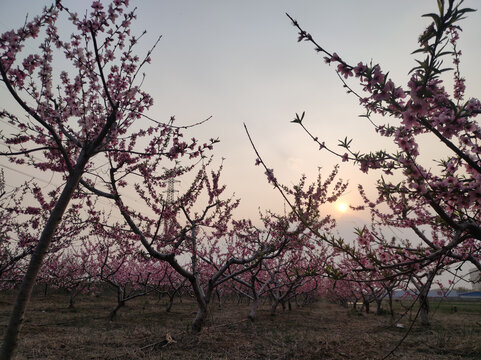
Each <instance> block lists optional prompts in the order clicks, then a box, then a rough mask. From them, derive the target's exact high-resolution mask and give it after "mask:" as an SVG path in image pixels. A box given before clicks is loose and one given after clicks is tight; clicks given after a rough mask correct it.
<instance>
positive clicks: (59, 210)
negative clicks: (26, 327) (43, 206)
mask: <svg viewBox="0 0 481 360" xmlns="http://www.w3.org/2000/svg"><path fill="white" fill-rule="evenodd" d="M80 157H81V159H80V160H79V162H78V163H77V165H76V166H75V168H74V170H73V172H72V173H71V174H70V176H69V178H68V180H67V183H66V184H65V187H64V189H63V191H62V194H61V195H60V197H59V199H58V201H57V203H56V204H55V207H54V208H53V210H52V212H51V213H50V217H49V218H48V221H47V223H46V224H45V228H44V229H43V231H42V234H41V235H40V239H39V240H38V243H37V245H36V247H35V250H34V251H33V253H32V256H31V257H30V263H29V265H28V269H27V272H26V273H25V276H24V278H23V281H22V285H21V286H20V290H19V292H18V294H17V299H16V301H15V305H14V307H13V310H12V312H11V314H10V321H9V323H8V327H7V329H6V331H5V335H4V338H3V344H2V348H1V350H0V360H10V359H11V358H12V357H13V353H14V351H15V349H16V347H17V341H18V334H19V332H20V329H21V327H22V324H23V321H24V315H25V310H26V308H27V305H28V303H29V301H30V297H31V296H32V289H33V286H34V285H35V280H36V278H37V275H38V272H39V271H40V267H41V266H42V263H43V259H44V258H45V255H46V254H47V251H48V248H49V245H50V243H51V241H52V238H53V236H54V234H55V231H56V230H57V227H58V225H59V224H60V221H61V220H62V216H63V214H64V213H65V210H66V209H67V206H68V204H69V202H70V199H71V198H72V195H73V194H74V192H75V190H76V189H77V187H78V184H79V181H80V178H81V177H82V174H83V170H84V167H85V165H86V163H87V160H88V158H86V157H85V155H83V153H82V154H81V155H80ZM82 158H84V159H82Z"/></svg>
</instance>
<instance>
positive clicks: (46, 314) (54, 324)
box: [0, 293, 481, 360]
mask: <svg viewBox="0 0 481 360" xmlns="http://www.w3.org/2000/svg"><path fill="white" fill-rule="evenodd" d="M13 301H14V295H13V294H4V293H3V294H0V331H2V332H3V331H4V329H5V327H6V324H7V321H8V316H9V312H10V311H11V307H12V304H13ZM164 302H165V300H163V299H161V300H159V299H158V298H156V297H154V296H152V297H143V298H138V299H135V300H134V301H132V302H130V303H127V305H126V306H125V307H123V308H121V309H120V310H119V312H118V314H117V317H116V319H115V320H114V321H109V320H108V314H109V312H110V310H111V309H112V308H113V306H114V305H115V297H114V295H113V294H112V295H109V294H103V295H102V296H99V297H95V296H83V297H80V298H79V299H78V301H77V303H76V307H75V309H68V308H67V306H68V297H67V295H64V294H59V293H56V294H52V295H47V296H43V295H40V294H37V295H35V296H34V298H33V299H32V302H31V304H30V307H29V310H28V313H27V316H26V321H25V324H24V326H23V328H22V331H21V336H20V343H19V348H18V351H17V355H16V359H18V360H20V359H22V360H23V359H72V360H75V359H118V360H120V359H235V360H237V359H382V358H383V357H385V356H386V355H388V354H389V352H390V351H391V350H392V349H394V348H395V347H396V345H397V344H398V343H399V342H400V340H401V338H402V337H403V335H404V334H405V333H406V331H407V328H408V327H409V325H410V323H409V318H408V317H406V318H404V319H403V320H401V321H400V323H402V324H403V326H404V328H400V327H396V323H393V321H392V320H391V318H390V316H388V315H381V316H376V315H374V314H359V313H357V312H355V311H353V310H348V309H345V308H342V307H340V306H338V305H334V304H330V303H327V302H324V301H319V302H316V303H314V304H311V305H309V306H306V307H296V306H295V305H294V306H293V308H292V311H288V310H286V311H282V310H281V311H279V312H278V313H277V315H276V316H271V315H269V307H268V304H264V305H262V306H261V307H260V309H259V311H258V316H257V319H256V321H255V322H250V321H249V320H247V318H246V316H247V314H248V312H249V309H250V306H249V305H248V304H247V303H245V302H244V303H242V304H237V302H236V301H227V302H226V303H224V304H222V306H221V308H219V307H218V304H217V303H215V304H212V308H211V313H210V316H209V320H208V322H207V324H206V326H205V328H204V329H203V330H202V331H201V332H200V333H192V332H191V331H190V323H191V321H192V319H193V317H194V313H195V309H196V307H195V303H194V302H193V301H192V300H191V299H184V300H183V302H182V303H180V302H179V301H178V300H176V302H175V304H174V306H173V307H172V310H171V312H170V313H166V312H165V303H164ZM466 309H467V310H466V311H463V308H462V305H457V307H456V310H457V311H456V312H453V313H450V312H441V311H438V312H437V313H436V314H434V316H433V318H432V321H431V325H430V326H428V327H425V326H421V325H418V324H414V326H413V328H412V331H411V332H410V334H409V336H408V337H407V338H406V340H405V341H404V342H403V343H402V344H401V345H400V346H399V348H398V349H397V350H396V351H395V352H394V354H393V355H392V356H390V357H389V359H418V360H422V359H426V360H428V359H429V360H436V359H443V360H445V359H446V360H447V359H473V360H474V359H481V313H480V312H477V311H472V310H473V307H472V306H471V307H468V308H466Z"/></svg>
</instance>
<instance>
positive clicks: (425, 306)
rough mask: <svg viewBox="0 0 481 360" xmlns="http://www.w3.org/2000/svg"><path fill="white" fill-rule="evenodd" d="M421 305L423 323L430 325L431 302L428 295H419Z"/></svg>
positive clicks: (420, 312)
mask: <svg viewBox="0 0 481 360" xmlns="http://www.w3.org/2000/svg"><path fill="white" fill-rule="evenodd" d="M419 301H420V303H419V306H420V307H421V309H420V311H419V315H420V317H421V325H429V319H428V314H429V302H428V297H427V296H424V295H419Z"/></svg>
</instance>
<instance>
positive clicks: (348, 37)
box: [0, 0, 481, 231]
mask: <svg viewBox="0 0 481 360" xmlns="http://www.w3.org/2000/svg"><path fill="white" fill-rule="evenodd" d="M64 3H65V5H66V6H68V7H70V8H71V9H74V8H76V9H78V10H79V12H80V13H82V12H83V11H85V8H86V7H87V6H88V5H89V4H90V1H79V0H76V1H73V0H70V1H64ZM44 4H50V2H46V1H39V0H29V1H25V0H1V2H0V29H1V31H2V32H3V31H5V30H8V29H10V28H12V27H15V28H17V27H19V26H20V25H21V24H22V23H23V21H24V19H25V15H26V13H27V11H28V13H29V14H30V15H31V16H33V15H36V14H37V13H39V11H40V10H41V8H42V7H43V5H44ZM131 4H132V5H133V6H137V7H138V12H137V14H138V20H137V22H136V23H135V26H134V31H135V32H137V33H140V32H141V31H142V30H144V29H145V30H147V32H148V34H147V36H146V37H145V38H144V39H143V41H142V46H143V47H139V48H138V50H139V51H141V50H143V49H146V48H148V47H149V46H150V45H151V44H153V42H154V41H155V38H156V37H157V36H159V35H162V36H163V37H162V39H161V41H160V43H159V44H158V46H157V48H156V50H155V53H154V55H153V56H152V64H151V65H150V66H148V67H146V68H145V69H144V71H145V72H146V74H147V80H146V82H145V85H144V89H145V90H147V91H149V92H150V93H151V95H152V96H153V97H154V101H155V106H154V109H153V111H152V112H151V115H153V116H155V118H157V119H159V120H161V119H164V120H167V119H168V118H169V117H170V116H171V115H175V116H176V118H177V120H178V123H179V124H189V123H193V122H197V121H199V120H202V119H204V118H207V117H209V116H211V115H212V116H213V118H212V120H211V121H210V122H209V123H208V124H206V125H204V126H202V128H199V129H197V130H195V132H194V133H195V135H196V136H198V137H199V138H201V139H202V138H207V139H208V138H210V137H219V138H220V140H221V143H220V144H218V146H216V148H215V153H216V156H217V163H219V161H220V158H221V157H224V158H226V160H225V162H224V167H225V171H224V181H225V183H227V184H228V188H229V189H230V191H231V192H235V193H236V195H237V196H238V197H240V198H241V199H242V203H241V208H240V209H239V211H238V213H237V215H238V217H241V216H242V217H254V218H256V217H257V208H258V207H260V208H262V209H268V208H277V209H279V208H282V200H281V198H280V195H279V194H278V193H277V192H276V191H274V190H273V188H272V186H271V185H270V184H268V183H267V181H266V177H265V175H264V171H263V170H262V169H261V168H260V167H256V166H254V161H255V154H254V152H253V150H252V149H251V147H250V145H249V143H248V139H247V136H246V135H245V133H244V129H243V123H245V124H247V126H248V127H249V130H250V132H251V135H252V136H253V138H254V140H255V142H256V145H257V147H258V149H259V150H260V151H261V154H262V156H263V158H264V160H265V161H266V162H267V163H268V165H269V167H271V168H274V170H275V174H276V176H277V178H278V180H279V181H281V182H283V183H286V184H289V183H293V182H295V181H296V180H297V179H298V178H299V176H300V175H301V174H302V173H306V174H308V175H309V176H310V178H311V179H312V180H314V176H315V173H316V171H317V167H318V166H322V168H323V173H324V174H325V176H327V175H328V173H329V172H330V170H331V169H332V167H333V165H334V164H335V163H337V162H338V159H336V158H333V157H332V156H331V155H329V154H328V153H327V152H319V151H317V147H316V146H315V145H314V144H313V143H311V142H310V141H309V140H308V138H307V136H306V135H305V134H304V133H303V132H302V131H301V129H300V128H299V127H297V126H295V125H294V124H291V123H290V120H292V119H293V117H294V115H295V113H296V112H298V113H300V112H302V111H306V120H305V123H306V124H307V125H308V126H309V128H310V129H311V130H312V131H313V133H315V134H316V135H317V136H319V138H320V139H323V140H324V141H326V144H328V145H331V146H335V145H336V144H337V139H340V138H344V137H345V136H347V137H352V138H355V140H354V146H355V147H356V148H358V149H359V150H368V149H372V148H373V146H374V145H378V146H382V145H381V142H380V141H379V140H380V139H379V138H378V137H377V136H376V135H375V134H374V133H373V131H372V128H371V127H370V126H369V125H368V123H367V122H366V121H364V120H363V119H362V118H359V117H358V115H359V114H361V113H363V111H362V108H360V107H359V105H358V103H357V100H356V99H355V98H354V97H353V96H349V95H347V94H346V93H345V90H344V89H343V88H342V86H341V84H340V82H339V80H338V78H337V76H336V74H335V72H334V69H333V68H332V67H329V66H327V65H325V64H324V63H323V61H322V57H320V56H319V55H318V54H316V53H315V52H314V51H313V48H312V46H311V45H309V44H307V43H297V31H296V29H295V28H294V27H293V26H291V24H290V21H289V19H288V18H287V17H286V15H285V12H288V13H289V14H290V15H292V16H293V17H294V18H296V19H297V20H298V21H299V23H300V24H301V25H302V26H303V27H304V28H305V29H306V30H307V31H309V32H310V33H311V34H312V35H313V36H314V38H315V39H316V40H317V41H318V42H319V43H320V44H322V46H324V47H325V48H326V49H327V50H329V51H336V52H337V53H338V54H339V55H340V56H341V57H342V58H343V59H344V60H346V61H347V62H349V63H354V64H357V62H359V61H369V60H371V59H372V60H373V62H375V63H379V64H380V65H381V67H382V68H383V69H384V70H389V71H390V76H391V77H392V79H393V80H394V82H395V83H396V84H398V85H404V84H405V83H406V79H407V78H408V75H407V74H408V71H409V70H410V69H411V68H412V67H413V66H414V64H415V62H414V60H413V57H412V56H411V55H410V53H411V52H412V51H413V50H415V49H416V48H417V38H418V36H419V34H420V33H421V32H422V31H423V30H424V27H425V25H426V24H427V22H428V20H427V19H424V18H421V15H422V14H424V13H427V12H431V11H435V10H436V1H435V0H422V1H420V0H403V1H399V0H366V1H358V0H349V1H348V0H337V1H324V0H311V1H303V0H297V1H286V0H256V1H254V0H242V1H240V0H239V1H233V0H216V1H214V0H209V1H202V0H189V1H187V0H176V1H162V0H156V1H154V0H142V1H140V0H139V1H131ZM465 5H466V6H470V7H474V8H476V7H477V5H478V1H475V0H467V1H465ZM82 9H83V11H81V10H82ZM462 26H463V29H464V32H463V33H462V34H461V40H460V42H459V47H460V49H461V50H462V51H463V56H462V58H461V60H462V63H461V70H462V73H463V75H464V76H465V77H466V78H467V83H466V84H467V94H468V97H472V96H474V97H479V95H480V94H481V81H480V80H481V79H480V77H481V75H480V71H479V68H478V66H479V63H480V60H481V47H480V39H481V14H480V13H474V14H469V18H468V19H467V20H465V21H464V22H463V23H462ZM451 77H452V75H451V74H450V75H449V76H448V79H450V78H451ZM449 83H450V82H449ZM0 96H1V100H0V101H1V105H2V106H3V105H4V104H5V103H6V102H8V101H10V100H8V95H6V94H5V91H4V89H3V88H2V89H0ZM0 126H2V127H3V126H4V125H3V124H2V123H0ZM0 161H2V163H4V164H5V160H1V159H0ZM6 171H7V176H8V180H9V181H13V179H14V178H15V177H18V176H19V174H18V173H15V172H11V171H9V170H8V169H6ZM34 175H35V176H38V177H41V178H43V179H46V180H48V177H46V175H42V174H34ZM341 177H343V178H346V179H350V182H351V186H350V188H349V189H348V193H347V194H346V196H345V200H346V201H348V202H355V203H359V200H358V197H357V190H356V185H357V183H359V182H361V183H364V184H366V186H369V185H371V188H372V185H373V184H374V181H375V179H376V178H377V177H376V176H370V177H366V176H363V175H362V174H361V173H360V171H358V170H357V168H353V167H352V166H351V165H349V164H343V165H342V167H341ZM331 210H332V209H331ZM332 211H333V212H334V210H332ZM336 216H339V217H340V215H339V214H336ZM356 216H360V214H358V215H356ZM340 220H341V223H342V229H343V231H346V229H347V226H349V225H350V224H352V221H355V217H354V216H352V215H349V214H345V215H343V217H342V219H341V218H340Z"/></svg>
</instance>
